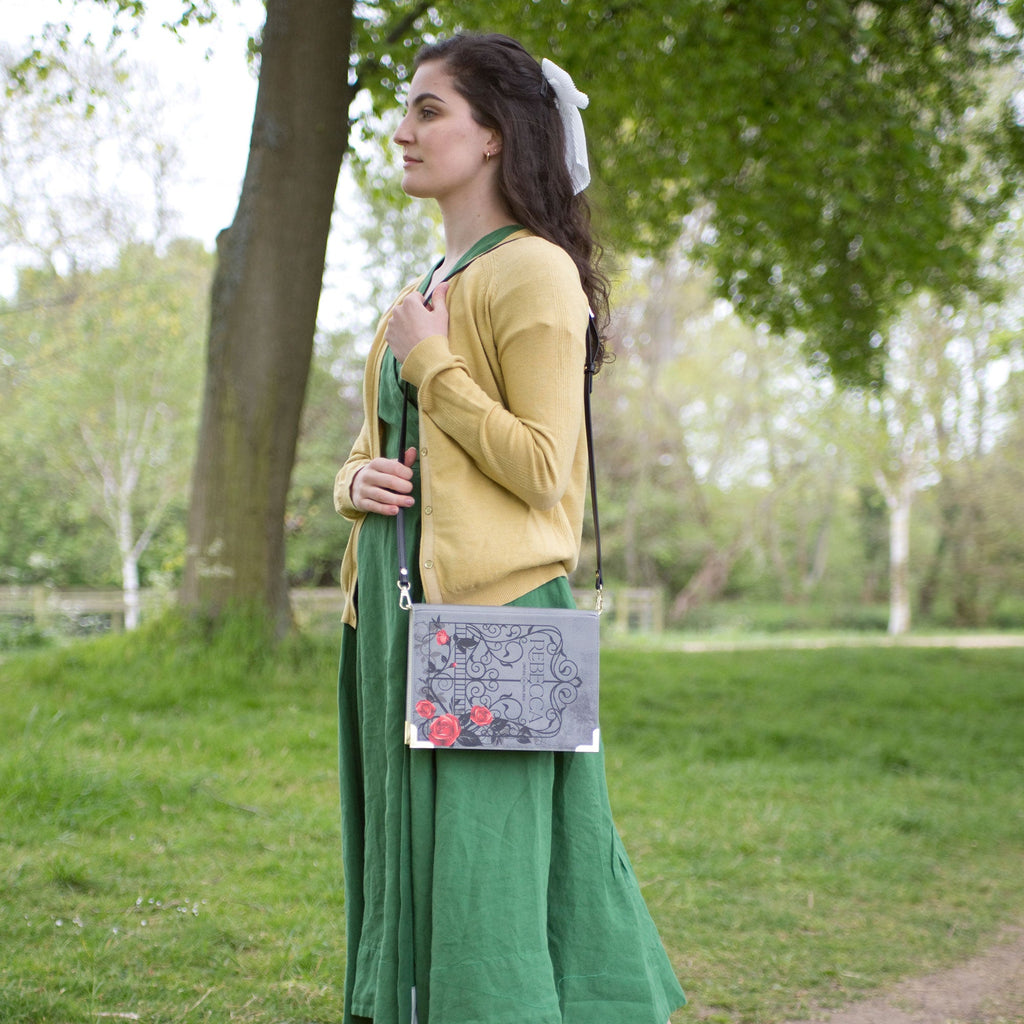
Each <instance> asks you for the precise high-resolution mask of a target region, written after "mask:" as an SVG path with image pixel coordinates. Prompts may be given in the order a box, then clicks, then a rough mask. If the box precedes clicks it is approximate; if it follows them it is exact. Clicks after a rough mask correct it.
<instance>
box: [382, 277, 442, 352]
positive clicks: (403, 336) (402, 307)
mask: <svg viewBox="0 0 1024 1024" xmlns="http://www.w3.org/2000/svg"><path fill="white" fill-rule="evenodd" d="M447 294H448V282H447V281H444V282H442V283H441V284H439V285H438V286H437V287H436V288H435V289H434V294H433V295H432V296H431V299H430V304H429V305H427V303H426V300H425V299H424V298H423V296H422V295H420V293H419V292H417V291H412V292H409V294H408V295H406V297H405V298H404V299H402V301H401V302H399V303H398V305H397V306H395V308H394V309H393V310H392V312H391V319H390V320H389V321H388V326H387V329H386V330H385V331H384V340H385V341H386V342H387V343H388V347H389V348H390V349H391V351H392V352H394V354H395V358H396V359H397V360H398V361H399V362H400V363H401V362H404V361H405V359H406V357H407V356H408V355H409V353H410V352H411V351H412V350H413V349H414V348H415V347H416V346H417V345H418V344H419V343H420V342H421V341H422V340H423V339H424V338H429V337H430V336H431V335H432V334H443V335H445V336H447V334H448V307H447V306H446V305H445V301H444V299H445V295H447Z"/></svg>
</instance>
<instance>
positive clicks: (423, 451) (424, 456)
mask: <svg viewBox="0 0 1024 1024" xmlns="http://www.w3.org/2000/svg"><path fill="white" fill-rule="evenodd" d="M426 457H427V449H426V448H425V447H424V448H421V449H420V458H421V459H425V458H426Z"/></svg>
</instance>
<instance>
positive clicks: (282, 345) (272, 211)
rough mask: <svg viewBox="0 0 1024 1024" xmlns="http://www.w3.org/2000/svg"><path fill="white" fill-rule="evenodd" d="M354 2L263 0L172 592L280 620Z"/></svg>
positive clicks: (285, 618)
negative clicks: (292, 487) (183, 540)
mask: <svg viewBox="0 0 1024 1024" xmlns="http://www.w3.org/2000/svg"><path fill="white" fill-rule="evenodd" d="M351 35H352V4H351V3H346V2H339V0H268V2H267V21H266V26H265V28H264V34H263V47H262V55H261V68H260V84H259V91H258V95H257V98H256V112H255V116H254V119H253V127H252V138H251V142H250V148H249V162H248V166H247V168H246V173H245V180H244V183H243V185H242V193H241V197H240V199H239V203H238V210H237V212H236V213H235V218H234V221H233V222H232V224H231V226H230V227H229V228H227V229H226V230H224V231H222V232H221V234H220V236H219V238H218V240H217V255H218V260H217V272H216V275H215V278H214V283H213V291H212V297H211V312H210V334H209V347H208V352H207V366H206V387H205V393H204V399H203V413H202V420H201V424H200V432H199V449H198V455H197V458H196V463H195V468H194V472H193V479H192V496H191V504H190V507H189V521H188V549H187V552H186V565H185V574H184V580H183V584H182V590H181V601H182V603H183V604H184V605H185V606H186V607H191V608H201V609H203V610H205V611H208V612H211V613H213V614H218V613H220V612H222V611H224V610H225V609H227V608H228V607H231V606H233V605H247V606H250V607H251V606H255V607H259V608H262V609H265V610H266V611H267V612H268V613H269V615H270V616H271V618H272V619H273V621H274V623H275V625H276V628H277V631H278V632H279V633H281V632H284V631H285V630H286V629H287V628H288V627H289V625H290V609H289V605H288V590H287V584H286V579H285V572H284V568H285V559H284V512H285V502H286V497H287V492H288V484H289V479H290V476H291V470H292V463H293V461H294V456H295V447H296V442H297V438H298V430H299V421H300V416H301V412H302V403H303V398H304V395H305V388H306V380H307V376H308V373H309V365H310V360H311V357H312V350H313V335H314V331H315V328H316V316H317V306H318V304H319V298H320V289H321V283H322V279H323V269H324V256H325V251H326V246H327V235H328V231H329V228H330V221H331V211H332V208H333V204H334V194H335V190H336V188H337V181H338V173H339V171H340V169H341V161H342V158H343V156H344V153H345V149H346V146H347V142H348V108H349V102H350V98H351V89H350V86H349V84H348V64H349V52H350V46H351Z"/></svg>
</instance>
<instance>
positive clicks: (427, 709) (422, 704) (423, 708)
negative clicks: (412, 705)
mask: <svg viewBox="0 0 1024 1024" xmlns="http://www.w3.org/2000/svg"><path fill="white" fill-rule="evenodd" d="M436 713H437V708H435V707H434V705H433V704H431V703H430V701H429V700H420V701H417V702H416V714H417V715H419V716H420V718H433V717H434V715H435V714H436Z"/></svg>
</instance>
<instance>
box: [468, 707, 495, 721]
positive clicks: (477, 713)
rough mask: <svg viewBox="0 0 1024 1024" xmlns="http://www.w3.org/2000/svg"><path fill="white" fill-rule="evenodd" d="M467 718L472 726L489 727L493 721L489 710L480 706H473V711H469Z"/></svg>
mask: <svg viewBox="0 0 1024 1024" xmlns="http://www.w3.org/2000/svg"><path fill="white" fill-rule="evenodd" d="M469 717H470V719H471V720H472V722H473V724H474V725H490V724H491V722H493V721H494V715H492V714H491V712H490V709H488V708H485V707H483V706H482V705H480V704H474V705H473V710H472V711H470V713H469Z"/></svg>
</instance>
